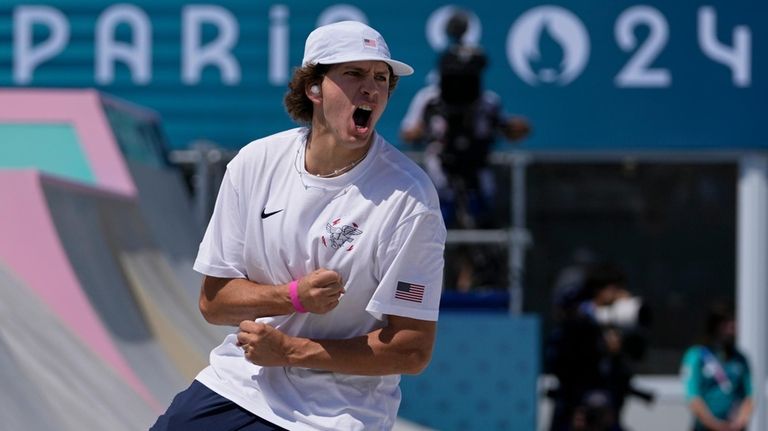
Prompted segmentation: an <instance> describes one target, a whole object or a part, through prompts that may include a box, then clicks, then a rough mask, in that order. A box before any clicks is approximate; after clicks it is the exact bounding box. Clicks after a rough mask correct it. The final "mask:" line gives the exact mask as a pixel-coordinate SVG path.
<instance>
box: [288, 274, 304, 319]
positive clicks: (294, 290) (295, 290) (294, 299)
mask: <svg viewBox="0 0 768 431" xmlns="http://www.w3.org/2000/svg"><path fill="white" fill-rule="evenodd" d="M288 293H289V294H290V295H291V304H293V308H294V309H295V310H296V312H297V313H306V312H307V310H306V309H305V308H304V306H303V305H301V300H300V299H299V280H293V281H292V282H291V284H289V285H288Z"/></svg>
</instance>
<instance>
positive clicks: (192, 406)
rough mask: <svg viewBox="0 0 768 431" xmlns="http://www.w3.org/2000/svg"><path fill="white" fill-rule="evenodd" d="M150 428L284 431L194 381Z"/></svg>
mask: <svg viewBox="0 0 768 431" xmlns="http://www.w3.org/2000/svg"><path fill="white" fill-rule="evenodd" d="M149 430H150V431H285V429H284V428H280V427H279V426H277V425H275V424H273V423H271V422H267V421H266V420H264V419H262V418H260V417H258V416H256V415H254V414H253V413H251V412H249V411H248V410H245V409H244V408H242V407H240V406H238V405H237V404H235V403H233V402H232V401H230V400H228V399H226V398H224V397H222V396H221V395H219V394H217V393H216V392H213V391H212V390H210V389H208V387H207V386H205V385H204V384H202V383H200V382H198V381H197V380H195V381H193V382H192V384H191V385H190V386H189V388H187V389H186V390H184V391H182V392H179V393H178V394H177V395H176V397H175V398H174V399H173V402H171V405H170V406H168V410H166V412H165V413H164V414H162V415H161V416H160V417H159V418H157V422H155V424H154V425H152V428H150V429H149Z"/></svg>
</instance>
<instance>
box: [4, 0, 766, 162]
mask: <svg viewBox="0 0 768 431" xmlns="http://www.w3.org/2000/svg"><path fill="white" fill-rule="evenodd" d="M116 3H117V2H115V3H110V2H105V1H102V0H48V1H42V2H34V4H35V5H36V7H38V8H40V7H42V8H47V10H46V11H45V13H48V14H49V15H50V14H53V15H56V16H57V17H58V18H56V19H55V21H58V22H59V23H60V25H59V26H58V27H60V28H61V29H62V31H60V32H58V33H57V34H58V35H59V36H60V38H59V40H58V42H59V43H54V39H55V38H53V37H52V36H53V33H54V32H53V31H51V29H50V25H48V26H46V25H42V24H37V25H33V26H25V25H24V16H27V17H29V16H30V13H32V14H34V12H35V11H34V10H30V9H29V5H28V2H26V1H19V0H5V1H3V2H2V3H0V86H31V87H96V88H98V89H100V90H103V91H105V92H106V93H109V94H114V95H116V96H119V97H122V98H125V99H128V100H130V101H133V102H136V103H138V104H141V105H145V106H148V107H150V108H153V109H154V110H156V111H157V112H158V113H159V114H160V115H161V116H162V120H163V125H164V129H165V132H166V133H167V136H168V137H169V138H170V143H171V145H172V147H174V148H184V147H186V146H187V145H189V143H190V142H191V141H193V140H195V139H199V138H205V139H211V140H214V141H216V142H219V143H221V144H223V145H225V146H227V147H230V148H238V147H240V146H242V145H243V144H245V143H247V142H248V141H250V140H251V139H254V138H257V137H261V136H263V135H266V134H268V133H273V132H276V131H279V130H282V129H285V128H287V127H291V126H292V123H291V122H290V120H289V119H288V118H287V116H286V114H285V112H284V110H283V108H282V96H283V94H284V92H285V80H286V79H287V76H288V74H289V72H290V70H291V68H292V67H293V66H295V65H297V64H298V63H299V62H300V59H301V56H302V51H303V43H304V39H305V37H306V35H307V34H308V33H309V32H310V31H311V30H312V29H313V28H314V27H315V26H316V25H317V24H318V23H320V22H326V21H331V20H337V19H340V18H342V17H346V18H350V17H356V18H358V19H361V20H365V21H368V23H370V24H371V25H372V26H374V27H375V28H377V29H379V30H380V31H381V32H382V33H383V34H384V36H385V38H386V39H387V41H388V43H389V45H390V47H391V49H392V51H393V53H394V54H395V56H396V57H398V58H401V59H403V60H404V61H406V62H408V63H411V64H412V65H413V66H414V67H415V68H416V70H417V72H416V74H415V76H412V77H408V78H405V79H403V80H402V81H401V84H400V86H399V88H398V89H397V91H396V93H395V95H394V96H393V99H392V101H391V103H390V107H389V110H388V111H387V113H386V114H385V116H384V117H383V119H382V120H381V123H380V127H379V130H380V131H381V132H382V133H383V134H384V135H385V136H386V137H388V138H389V139H390V140H392V141H393V142H395V143H396V144H397V128H398V125H399V122H400V119H401V118H402V115H403V114H404V113H405V110H406V107H407V104H408V101H409V100H410V98H411V96H412V95H413V94H414V93H415V92H416V91H417V90H418V89H419V88H420V87H421V86H422V85H423V84H424V83H425V81H426V77H427V74H428V72H429V71H430V70H431V69H432V67H433V65H434V61H435V58H436V55H437V50H438V49H440V48H439V44H438V43H433V42H430V40H431V39H430V36H428V34H429V33H428V29H429V28H431V27H430V26H431V25H434V26H435V28H437V27H439V22H440V19H439V17H440V11H441V10H443V9H442V8H443V7H444V6H446V5H448V4H449V3H445V2H440V1H435V0H424V1H419V2H412V1H402V0H391V1H388V2H379V3H375V2H363V1H348V2H344V3H343V4H344V5H346V6H345V7H343V8H341V5H342V3H336V2H328V1H308V0H303V1H296V0H292V1H285V2H265V1H259V2H256V1H250V0H223V1H218V2H216V3H215V4H213V3H211V4H209V6H211V7H213V8H214V9H215V10H216V11H218V14H219V16H220V17H223V18H222V20H223V22H225V23H226V24H224V25H221V26H218V27H217V25H214V24H211V23H210V22H208V23H206V24H203V25H202V26H199V28H200V29H201V39H199V44H200V45H201V46H209V45H208V44H214V43H216V41H221V42H222V43H223V46H224V47H225V48H224V49H223V51H222V52H224V53H225V54H226V55H227V56H228V57H227V59H226V60H227V62H228V64H226V65H225V66H226V67H225V68H223V69H222V68H219V67H215V66H207V67H204V68H203V69H202V72H201V74H200V77H199V80H198V79H191V80H185V79H184V78H183V72H182V71H183V64H184V63H185V60H183V59H184V58H187V59H189V58H190V57H189V56H185V55H184V54H183V52H184V50H183V44H182V39H183V37H182V35H183V34H187V35H193V33H192V32H191V30H192V29H194V28H198V27H196V26H193V25H189V23H188V24H187V25H185V24H184V20H183V16H184V10H185V7H189V6H190V5H193V4H194V5H205V3H204V2H188V1H179V0H175V1H171V0H168V1H162V2H156V1H150V0H138V1H131V2H128V3H123V5H124V6H122V8H123V9H122V11H123V12H124V13H126V14H127V15H132V16H133V19H134V23H135V24H134V27H131V26H129V25H128V24H127V23H126V22H127V21H126V20H127V18H125V16H124V17H123V18H122V21H120V20H121V18H118V21H117V22H118V23H119V24H116V25H114V26H112V27H110V25H109V18H108V17H109V15H110V14H111V13H113V12H115V11H116V9H113V8H112V7H113V6H114V5H115V4H116ZM456 4H459V5H464V6H465V7H466V8H468V9H470V10H472V11H473V12H474V14H475V17H476V19H475V21H474V24H473V27H472V30H471V31H472V34H474V35H475V36H476V37H475V39H476V40H477V41H478V42H479V43H480V44H482V45H483V46H484V47H485V48H486V51H487V52H488V54H489V57H490V67H489V69H488V71H487V73H486V76H485V78H486V83H487V86H488V87H490V88H492V89H494V90H496V92H498V93H499V95H500V96H501V97H502V100H503V102H504V106H505V108H506V109H507V110H508V111H510V112H516V113H520V114H523V115H526V116H528V117H529V118H530V120H531V122H532V124H533V126H534V128H535V130H534V134H533V135H532V137H531V138H530V139H528V140H527V141H526V142H525V143H523V144H522V148H525V149H530V150H559V149H577V150H578V149H619V150H621V149H672V150H675V149H685V150H691V149H693V150H701V149H705V150H709V149H728V150H732V149H737V150H738V149H754V148H759V149H763V148H766V147H767V146H768V136H767V132H766V129H765V128H764V127H761V126H762V124H761V122H762V116H763V115H764V113H765V112H767V111H768V106H766V101H767V100H768V64H767V63H766V61H767V57H768V50H766V49H765V47H766V43H768V37H767V32H768V27H767V26H765V25H764V23H763V21H764V17H765V16H766V15H768V3H766V2H758V1H754V0H728V1H726V0H708V1H705V0H679V1H674V2H669V1H663V0H649V1H645V2H642V6H641V5H640V4H639V3H638V2H636V1H628V0H616V1H610V2H585V1H577V0H559V1H555V2H548V3H544V2H540V1H532V0H520V1H515V2H507V3H503V2H502V3H499V2H497V1H491V0H479V1H472V2H469V1H459V2H456ZM545 4H546V5H548V6H546V7H544V6H543V5H545ZM706 7H710V9H707V8H706ZM340 8H341V9H340ZM186 10H189V9H186ZM708 10H711V11H712V14H711V16H709V18H712V19H708V15H707V13H706V12H707V11H708ZM206 13H207V12H206ZM120 22H122V23H120ZM709 24H713V26H709ZM710 27H711V28H710ZM25 28H31V34H32V37H31V38H27V37H25V36H24V34H25V33H24V29H25ZM100 28H101V29H107V30H108V31H105V32H104V33H103V34H104V35H106V36H107V39H110V38H113V39H115V40H117V41H118V42H117V43H122V44H128V43H133V44H136V43H137V42H136V41H137V40H139V38H138V37H137V35H138V34H141V33H142V32H141V31H140V30H138V29H142V28H143V29H144V33H143V34H146V35H147V43H146V45H145V48H144V49H143V50H142V51H141V52H140V54H139V55H133V54H130V55H127V56H126V57H131V58H146V59H147V61H146V62H145V63H144V64H145V66H147V67H146V68H145V69H143V70H140V68H135V69H131V68H129V67H128V66H127V65H126V64H127V63H128V62H126V61H123V60H120V59H118V60H116V61H106V62H104V64H106V65H107V66H114V73H113V75H111V77H109V76H107V78H105V79H103V80H102V79H100V78H99V76H97V75H98V72H97V70H98V65H99V64H101V63H100V61H99V60H100V59H102V60H104V59H106V60H109V58H108V55H109V54H108V52H115V50H113V51H108V50H104V49H101V48H99V43H98V42H97V41H98V40H104V38H101V39H100V38H98V37H97V35H98V34H100V30H99V29H100ZM110 29H112V30H114V31H112V30H110ZM65 30H66V31H65ZM113 33H114V37H112V34H113ZM227 36H231V38H230V39H229V40H226V39H224V38H225V37H227ZM736 39H739V40H741V39H744V45H743V48H744V49H743V50H742V51H740V50H739V49H735V48H734V46H735V45H737V42H735V40H736ZM190 40H192V41H197V39H194V38H190ZM25 41H28V42H29V44H30V47H31V48H30V49H25V48H24V42H25ZM707 41H709V42H707ZM747 42H748V43H747ZM738 43H739V44H740V43H742V42H738ZM45 44H48V45H49V47H48V51H49V52H48V53H45V52H43V50H42V49H41V48H40V47H42V46H44V45H45ZM713 47H714V48H713ZM128 48H130V46H128ZM105 53H106V54H105ZM39 57H42V58H40V61H35V58H39ZM31 63H39V64H36V65H35V67H26V66H30V64H31ZM25 65H26V66H25ZM25 67H26V69H25ZM270 71H271V72H270ZM0 103H2V101H0ZM504 148H506V147H504Z"/></svg>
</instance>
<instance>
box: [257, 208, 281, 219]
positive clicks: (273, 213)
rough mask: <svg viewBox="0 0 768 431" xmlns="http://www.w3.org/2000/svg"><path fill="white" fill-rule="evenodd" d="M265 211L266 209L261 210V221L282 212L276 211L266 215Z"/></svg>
mask: <svg viewBox="0 0 768 431" xmlns="http://www.w3.org/2000/svg"><path fill="white" fill-rule="evenodd" d="M266 210H267V209H266V208H264V209H263V210H261V218H262V219H265V218H267V217H272V216H273V215H275V214H277V213H279V212H280V211H282V210H277V211H274V212H271V213H268V212H266Z"/></svg>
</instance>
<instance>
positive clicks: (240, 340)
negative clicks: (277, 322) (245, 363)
mask: <svg viewBox="0 0 768 431" xmlns="http://www.w3.org/2000/svg"><path fill="white" fill-rule="evenodd" d="M290 340H291V337H289V336H287V335H285V334H284V333H282V332H281V331H279V330H277V329H275V328H273V327H271V326H269V325H265V324H264V323H257V322H254V321H252V320H246V321H243V322H241V323H240V332H238V333H237V345H238V346H239V347H242V349H243V352H244V353H245V358H246V359H248V360H249V361H251V362H253V363H254V364H256V365H261V366H263V367H280V366H285V365H287V364H288V359H287V357H288V352H289V351H290V345H289V341H290Z"/></svg>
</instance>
